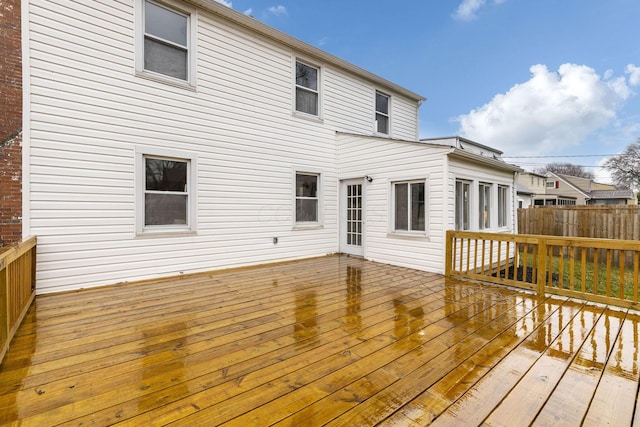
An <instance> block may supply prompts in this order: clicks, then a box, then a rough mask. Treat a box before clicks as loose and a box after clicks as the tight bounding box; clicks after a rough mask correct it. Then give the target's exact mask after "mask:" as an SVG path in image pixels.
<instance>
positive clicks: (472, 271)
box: [445, 230, 640, 308]
mask: <svg viewBox="0 0 640 427" xmlns="http://www.w3.org/2000/svg"><path fill="white" fill-rule="evenodd" d="M588 253H592V254H593V257H592V259H591V260H590V259H589V258H588V257H587V254H588ZM629 260H631V261H629ZM639 272H640V242H638V241H631V240H610V239H591V238H581V237H555V236H540V235H530V234H524V235H522V234H498V233H479V232H469V231H452V230H450V231H447V242H446V264H445V275H446V276H448V277H458V278H466V279H472V280H480V281H485V282H491V283H497V284H502V285H509V286H515V287H519V288H524V289H530V290H534V291H536V292H537V293H538V294H540V295H544V294H545V293H551V294H556V295H564V296H569V297H575V298H581V299H584V300H588V301H594V302H601V303H605V304H612V305H617V306H621V307H636V308H637V307H640V305H638V302H639V295H638V287H639V283H638V281H639V279H638V276H639Z"/></svg>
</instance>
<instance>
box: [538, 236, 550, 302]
mask: <svg viewBox="0 0 640 427" xmlns="http://www.w3.org/2000/svg"><path fill="white" fill-rule="evenodd" d="M537 267H538V274H537V277H536V279H537V283H536V285H537V286H536V293H537V294H538V295H540V296H544V293H545V292H544V287H545V281H546V280H547V241H546V240H545V239H544V238H539V239H538V266H537Z"/></svg>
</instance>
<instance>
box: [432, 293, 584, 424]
mask: <svg viewBox="0 0 640 427" xmlns="http://www.w3.org/2000/svg"><path fill="white" fill-rule="evenodd" d="M582 308H583V304H579V303H575V302H572V301H564V300H561V301H558V300H549V301H548V302H547V303H545V307H541V308H540V311H541V312H552V314H551V316H550V317H548V318H547V320H546V321H545V322H543V323H541V324H540V326H539V327H537V328H535V329H534V330H533V331H532V332H531V333H530V334H529V335H528V336H527V338H526V339H525V340H524V341H523V342H522V344H521V345H519V346H518V347H517V348H515V349H514V350H513V351H511V352H510V353H508V354H507V355H506V356H505V357H504V358H503V359H502V360H501V361H500V362H499V363H498V364H497V365H496V366H495V367H493V369H491V370H490V371H489V372H488V373H487V374H486V375H485V376H483V377H482V379H481V380H480V381H478V382H477V383H476V384H475V385H474V386H473V387H471V388H470V389H469V390H468V391H467V392H466V393H464V394H463V395H462V396H461V397H460V398H458V400H456V402H455V403H454V404H453V405H451V406H450V407H449V408H447V410H446V411H445V412H443V413H442V414H441V415H440V416H439V417H437V418H436V419H435V420H434V422H433V424H432V425H434V426H457V425H461V424H464V425H480V424H481V423H482V422H483V421H484V420H485V419H486V418H487V417H488V416H489V415H490V414H491V412H492V411H493V410H494V409H495V408H496V407H497V406H498V405H499V404H500V402H502V400H503V399H504V398H505V396H506V395H507V394H508V393H509V392H510V391H511V389H512V388H513V387H515V386H516V384H517V383H518V382H519V381H520V379H521V378H522V377H523V376H524V375H525V374H526V373H527V372H528V371H529V369H530V368H531V367H532V366H533V365H534V364H535V363H536V362H537V361H538V359H539V358H540V357H541V356H542V354H543V353H544V352H545V351H546V350H547V349H548V348H549V346H550V345H551V343H552V342H553V341H555V339H556V338H557V337H558V336H559V335H560V333H561V332H562V330H563V329H564V328H565V327H566V326H567V324H568V323H569V322H570V321H571V320H572V319H573V318H574V317H575V316H576V315H577V314H579V312H580V310H582ZM525 402H526V400H525Z"/></svg>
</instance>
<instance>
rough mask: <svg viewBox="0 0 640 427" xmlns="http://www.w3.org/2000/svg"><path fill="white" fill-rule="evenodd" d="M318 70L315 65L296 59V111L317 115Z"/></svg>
mask: <svg viewBox="0 0 640 427" xmlns="http://www.w3.org/2000/svg"><path fill="white" fill-rule="evenodd" d="M319 71H320V70H319V69H318V68H316V67H313V66H311V65H308V64H305V63H303V62H300V61H296V111H300V112H302V113H306V114H310V115H313V116H317V115H318V110H319V81H318V79H319V74H320V72H319Z"/></svg>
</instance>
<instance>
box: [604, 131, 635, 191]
mask: <svg viewBox="0 0 640 427" xmlns="http://www.w3.org/2000/svg"><path fill="white" fill-rule="evenodd" d="M602 166H603V167H604V168H605V169H607V170H608V171H609V172H611V177H612V178H613V181H614V182H615V184H616V185H619V186H621V187H626V188H633V189H635V190H640V138H638V139H637V140H636V141H635V142H632V143H631V144H629V146H627V148H625V150H624V151H623V152H622V153H620V154H618V155H617V156H613V157H610V158H609V159H608V160H607V161H606V162H604V164H603V165H602Z"/></svg>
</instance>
